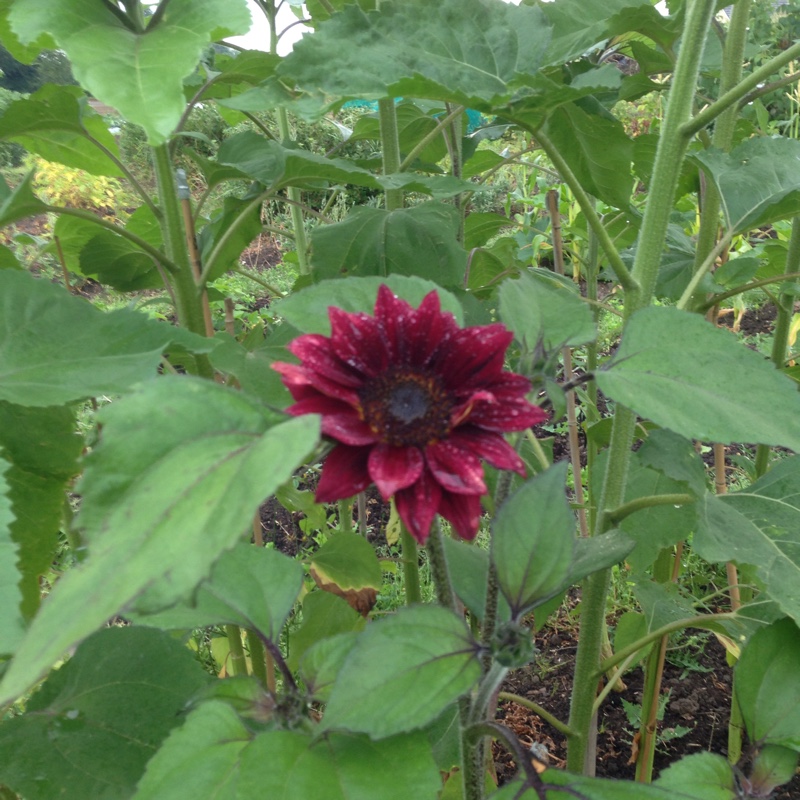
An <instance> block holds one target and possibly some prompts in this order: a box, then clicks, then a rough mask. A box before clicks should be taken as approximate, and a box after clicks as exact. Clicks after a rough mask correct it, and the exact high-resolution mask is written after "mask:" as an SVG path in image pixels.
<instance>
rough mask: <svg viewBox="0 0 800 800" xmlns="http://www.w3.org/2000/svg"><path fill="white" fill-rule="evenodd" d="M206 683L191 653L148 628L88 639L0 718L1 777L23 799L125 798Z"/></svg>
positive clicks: (118, 630)
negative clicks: (9, 715)
mask: <svg viewBox="0 0 800 800" xmlns="http://www.w3.org/2000/svg"><path fill="white" fill-rule="evenodd" d="M211 680H212V678H211V676H210V675H209V674H208V673H206V672H204V671H203V669H202V667H201V666H200V665H199V664H198V662H197V660H196V659H195V658H194V656H193V655H192V653H191V651H190V650H189V649H188V648H186V647H185V646H183V645H182V644H181V643H180V642H179V641H177V640H175V639H174V638H173V637H171V636H169V635H168V634H166V633H162V632H161V631H157V630H155V629H153V628H138V627H128V628H106V629H105V630H102V631H98V632H97V633H96V634H94V635H93V636H92V637H91V638H89V639H87V640H86V641H85V642H84V643H83V644H82V645H81V646H80V647H79V648H78V650H77V651H76V653H75V654H74V655H73V656H72V658H70V660H69V662H68V663H67V664H66V665H65V666H63V667H62V668H61V669H59V670H58V671H57V672H54V673H52V675H51V676H50V677H49V678H48V680H47V681H46V682H45V683H44V685H43V686H42V687H41V689H39V691H38V692H37V693H36V694H34V695H33V697H32V698H31V699H30V700H29V701H28V703H27V707H26V714H25V715H24V716H21V717H15V718H13V719H10V720H7V721H5V722H3V723H0V783H2V784H5V785H7V786H9V787H11V788H12V789H14V790H15V791H17V792H19V793H20V794H22V795H24V796H25V797H26V798H29V799H30V800H50V798H53V797H62V798H64V800H86V798H89V797H96V798H100V797H107V798H111V797H130V795H131V793H132V792H133V789H134V787H135V785H136V782H137V781H138V780H139V778H140V777H141V775H142V773H143V772H144V768H145V765H146V764H147V762H148V760H149V759H150V758H151V757H152V756H153V754H154V753H155V752H156V751H157V750H158V748H159V746H160V745H161V742H162V741H163V740H164V739H165V738H166V737H167V735H168V733H169V731H170V730H171V729H173V728H174V727H175V726H176V725H178V724H179V723H180V721H181V714H182V713H183V711H184V709H185V707H186V704H187V702H188V701H189V700H190V699H191V698H192V696H193V695H194V694H195V693H197V692H198V691H200V690H201V689H202V688H203V687H205V686H207V685H208V683H209V682H210V681H211Z"/></svg>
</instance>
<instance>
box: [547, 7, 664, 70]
mask: <svg viewBox="0 0 800 800" xmlns="http://www.w3.org/2000/svg"><path fill="white" fill-rule="evenodd" d="M640 6H651V3H650V0H559V2H558V3H550V4H543V5H542V9H543V11H544V13H545V15H546V16H547V19H548V20H549V21H550V24H551V25H552V26H553V36H552V40H551V42H550V45H549V46H548V48H547V53H546V55H545V63H546V64H562V63H563V62H565V61H570V60H572V59H574V58H577V57H578V56H581V55H583V54H584V53H586V52H587V51H588V50H590V49H591V48H592V47H594V46H596V45H598V44H600V43H602V42H603V41H605V40H606V39H608V38H610V36H609V27H610V23H611V20H612V18H614V17H615V15H617V14H619V15H620V16H621V17H622V16H625V15H628V14H630V12H631V11H633V10H634V9H637V8H638V7H640ZM625 30H626V31H627V30H631V29H630V28H625ZM616 32H621V31H616Z"/></svg>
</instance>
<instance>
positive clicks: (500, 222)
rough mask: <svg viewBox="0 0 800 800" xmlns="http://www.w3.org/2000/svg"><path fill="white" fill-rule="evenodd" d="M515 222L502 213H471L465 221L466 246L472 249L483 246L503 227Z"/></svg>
mask: <svg viewBox="0 0 800 800" xmlns="http://www.w3.org/2000/svg"><path fill="white" fill-rule="evenodd" d="M513 224H514V223H513V222H512V221H511V220H510V219H508V217H504V216H503V215H502V214H495V213H493V212H492V213H480V212H479V213H475V214H469V215H468V216H467V218H466V220H465V221H464V247H465V248H466V249H467V250H472V248H473V247H481V246H482V245H484V244H486V243H487V242H488V241H489V239H493V238H494V237H495V236H497V234H498V233H500V231H501V230H502V229H503V228H507V227H509V226H510V225H513Z"/></svg>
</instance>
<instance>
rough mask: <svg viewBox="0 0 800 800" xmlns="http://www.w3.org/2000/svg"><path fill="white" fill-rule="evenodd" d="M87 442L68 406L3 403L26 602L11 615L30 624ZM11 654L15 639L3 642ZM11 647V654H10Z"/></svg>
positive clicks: (0, 438) (0, 434)
mask: <svg viewBox="0 0 800 800" xmlns="http://www.w3.org/2000/svg"><path fill="white" fill-rule="evenodd" d="M82 448H83V440H82V438H81V437H80V436H78V435H77V434H76V433H75V414H74V411H73V410H72V409H69V408H63V407H52V408H25V407H23V406H18V405H13V404H11V403H6V402H3V401H0V453H2V455H3V457H4V459H5V460H6V461H7V462H9V463H10V468H9V469H8V471H7V472H6V475H5V478H6V481H7V489H8V499H9V500H10V502H11V508H12V509H13V512H14V520H13V522H11V523H10V524H11V543H12V544H13V549H14V550H15V552H16V555H15V557H14V559H13V560H12V561H11V562H10V566H11V567H12V569H13V567H14V565H15V566H16V569H14V570H13V571H14V572H15V573H16V571H17V570H19V572H18V574H17V578H16V581H15V583H16V584H17V585H16V586H15V589H18V590H19V591H20V592H21V593H22V603H21V604H20V603H17V605H16V608H15V609H12V608H8V607H7V611H6V613H8V614H9V615H11V617H12V618H16V616H18V614H19V613H20V612H21V613H22V616H23V617H24V618H25V619H30V618H31V617H33V615H34V614H35V613H36V609H37V608H38V607H39V602H40V599H41V594H42V590H41V578H42V576H43V575H44V574H45V573H47V572H48V571H49V570H50V569H51V566H52V563H53V558H54V556H55V554H56V549H57V547H58V538H59V537H58V534H59V531H60V530H61V527H62V518H63V515H64V503H65V502H66V497H65V492H66V489H67V487H68V485H69V483H70V481H71V480H72V478H73V477H74V476H75V475H76V474H77V472H78V457H79V456H80V454H81V449H82ZM0 647H1V648H2V649H3V651H4V652H10V650H11V647H12V640H11V639H6V638H5V637H0ZM6 647H8V648H9V650H5V648H6Z"/></svg>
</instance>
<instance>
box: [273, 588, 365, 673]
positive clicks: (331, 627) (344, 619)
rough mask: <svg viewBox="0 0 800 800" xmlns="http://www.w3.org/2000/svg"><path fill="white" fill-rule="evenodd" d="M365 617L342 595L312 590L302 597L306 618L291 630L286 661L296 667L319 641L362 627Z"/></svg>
mask: <svg viewBox="0 0 800 800" xmlns="http://www.w3.org/2000/svg"><path fill="white" fill-rule="evenodd" d="M365 624H366V620H365V619H364V617H362V616H361V614H359V613H358V612H357V611H355V610H353V609H352V608H351V607H350V606H349V605H348V604H347V603H346V602H345V601H344V600H343V599H342V598H341V597H337V596H336V595H335V594H331V593H330V592H321V591H315V592H309V593H308V594H307V595H306V596H305V599H304V600H303V621H302V622H301V623H300V626H299V627H297V628H293V629H292V630H290V631H289V657H288V659H287V663H288V664H289V666H290V667H291V668H292V669H293V670H296V669H297V668H298V667H299V665H300V663H301V660H302V659H303V658H304V657H305V654H306V653H307V652H308V651H309V650H310V649H311V648H313V647H314V646H315V645H316V644H317V643H319V642H322V641H325V640H326V639H329V638H331V637H333V636H338V635H339V634H348V633H352V632H353V631H360V630H363V628H364V625H365Z"/></svg>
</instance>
